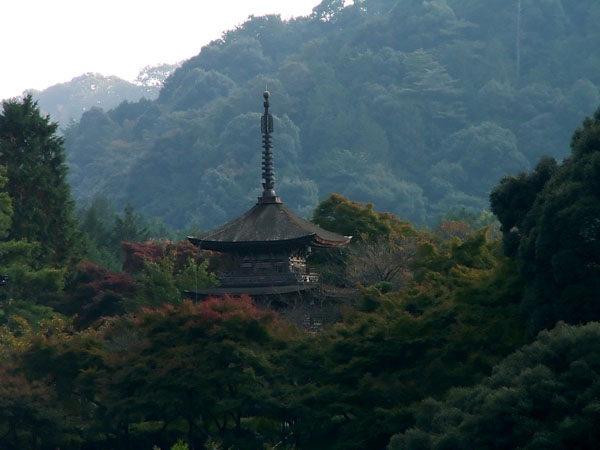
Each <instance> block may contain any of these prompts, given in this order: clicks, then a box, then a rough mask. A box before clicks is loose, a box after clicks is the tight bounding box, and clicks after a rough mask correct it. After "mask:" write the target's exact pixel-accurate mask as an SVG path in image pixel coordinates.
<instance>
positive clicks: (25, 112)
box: [0, 95, 79, 266]
mask: <svg viewBox="0 0 600 450" xmlns="http://www.w3.org/2000/svg"><path fill="white" fill-rule="evenodd" d="M2 106H3V112H2V114H0V153H1V156H0V164H2V165H4V166H5V167H6V175H7V178H8V183H7V193H8V195H9V196H10V198H11V199H12V204H13V214H12V224H11V227H10V229H9V233H8V238H9V239H15V240H21V239H23V240H26V241H29V242H33V241H36V242H40V243H42V244H43V245H42V246H40V254H39V263H41V264H44V263H48V264H51V265H58V266H62V265H65V264H66V263H68V262H70V261H71V260H73V259H74V258H75V249H76V246H77V243H78V240H79V235H78V232H77V229H76V224H75V220H74V219H73V215H72V214H73V208H74V202H73V200H72V199H71V193H70V187H69V185H68V183H67V180H66V176H67V166H66V164H65V155H64V147H63V144H64V139H63V138H61V137H58V136H57V135H56V131H57V128H58V124H57V123H53V122H51V121H50V117H49V116H42V115H41V113H40V110H39V108H38V106H37V103H36V102H34V101H33V99H32V98H31V95H27V96H26V97H25V98H23V99H22V100H21V101H19V100H16V99H11V100H7V101H3V102H2Z"/></svg>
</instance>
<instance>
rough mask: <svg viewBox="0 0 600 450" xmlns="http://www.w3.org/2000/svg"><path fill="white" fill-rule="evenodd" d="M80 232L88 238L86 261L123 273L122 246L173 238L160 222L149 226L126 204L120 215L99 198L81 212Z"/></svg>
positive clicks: (104, 200)
mask: <svg viewBox="0 0 600 450" xmlns="http://www.w3.org/2000/svg"><path fill="white" fill-rule="evenodd" d="M79 217H80V224H79V229H80V231H81V232H82V233H83V235H84V237H85V244H86V246H85V257H86V259H88V260H89V261H91V262H94V263H96V264H100V265H102V266H105V267H108V268H110V269H111V270H114V271H120V270H121V269H122V266H123V263H124V260H125V255H124V253H123V250H122V248H121V244H122V242H146V241H148V240H150V239H155V238H156V239H165V238H167V239H168V238H170V237H172V232H171V230H169V229H168V228H167V227H166V226H164V225H163V224H161V223H160V222H159V221H154V222H152V223H151V222H150V221H148V220H147V219H146V218H145V217H144V216H143V215H141V214H140V213H138V212H136V211H134V209H133V207H132V206H131V205H130V204H126V205H125V207H124V209H123V214H121V215H120V214H118V213H117V212H116V210H115V208H114V206H113V205H112V203H111V202H110V201H109V200H108V199H106V198H104V197H96V198H94V199H93V200H92V202H91V203H90V205H89V206H88V207H87V208H82V209H81V210H80V211H79Z"/></svg>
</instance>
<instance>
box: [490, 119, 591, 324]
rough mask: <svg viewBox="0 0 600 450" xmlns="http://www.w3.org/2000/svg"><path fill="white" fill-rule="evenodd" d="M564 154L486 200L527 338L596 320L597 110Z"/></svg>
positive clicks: (506, 184) (513, 179) (507, 182)
mask: <svg viewBox="0 0 600 450" xmlns="http://www.w3.org/2000/svg"><path fill="white" fill-rule="evenodd" d="M571 148H572V155H571V156H570V157H569V158H567V159H565V161H564V162H563V163H562V164H561V165H557V164H556V162H554V161H553V160H548V159H543V160H541V161H540V163H539V164H538V165H537V167H536V169H535V170H534V171H533V172H532V173H530V174H520V175H518V176H516V177H507V178H505V179H504V180H503V181H502V183H501V184H500V185H499V186H498V187H496V188H495V189H494V190H493V191H492V194H491V196H490V198H491V204H492V210H493V211H494V213H495V214H496V215H497V216H498V218H499V220H500V222H501V224H502V231H503V235H504V236H503V237H504V247H505V249H506V253H507V254H508V255H511V256H513V257H514V258H515V260H516V262H517V264H518V265H519V269H520V271H521V274H522V276H523V279H524V280H525V284H526V286H525V291H524V293H523V300H522V313H523V314H524V316H525V317H526V318H527V320H528V322H529V326H530V329H531V331H532V332H536V331H539V330H541V329H544V328H548V327H552V326H553V325H554V323H556V321H558V320H564V321H566V322H568V323H573V324H578V323H585V322H587V321H590V320H599V319H600V304H599V303H598V302H597V301H596V300H595V299H597V298H598V296H599V295H600V285H599V283H598V280H600V276H599V275H600V274H599V273H598V264H597V261H598V258H599V257H600V247H598V242H599V240H598V230H599V227H598V215H599V214H600V201H599V198H600V196H599V193H600V189H599V188H598V177H599V176H600V163H599V162H600V109H599V110H597V111H596V113H595V115H594V117H593V118H588V119H586V120H585V121H584V123H583V126H582V127H580V128H578V129H577V130H576V131H575V133H574V135H573V139H572V142H571Z"/></svg>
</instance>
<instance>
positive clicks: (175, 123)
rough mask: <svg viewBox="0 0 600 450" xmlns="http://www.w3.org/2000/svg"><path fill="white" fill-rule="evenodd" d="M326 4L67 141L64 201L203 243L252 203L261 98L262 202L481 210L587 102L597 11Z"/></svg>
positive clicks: (231, 38) (427, 213)
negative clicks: (266, 154) (266, 172)
mask: <svg viewBox="0 0 600 450" xmlns="http://www.w3.org/2000/svg"><path fill="white" fill-rule="evenodd" d="M344 3H345V2H343V1H341V0H324V1H323V2H322V3H321V4H320V5H319V6H318V7H316V8H315V10H314V12H313V14H312V15H311V16H309V17H301V18H296V19H293V20H291V21H283V20H281V19H280V18H279V17H278V16H266V17H250V18H249V20H248V21H247V22H245V23H244V24H242V25H240V26H239V27H238V28H237V29H235V30H231V31H229V32H226V33H225V34H224V35H223V36H222V38H221V39H220V40H217V41H214V42H212V43H211V44H209V45H207V46H206V47H204V48H203V49H202V50H201V52H200V53H199V54H198V55H197V56H195V57H193V58H191V59H190V60H188V61H186V62H184V63H183V64H182V66H181V67H180V68H179V69H178V70H177V71H175V73H173V74H172V75H171V76H170V77H169V78H168V79H167V80H166V81H165V84H164V88H163V89H162V90H161V92H160V95H159V97H158V99H156V100H154V101H145V100H143V101H140V102H126V103H123V104H121V105H119V106H118V107H116V108H114V109H112V110H110V111H103V110H99V109H94V110H92V111H88V112H87V113H86V114H84V115H83V117H82V119H81V121H80V122H79V123H78V124H77V125H75V126H72V127H70V128H69V129H68V131H67V132H66V136H67V141H66V144H67V161H68V164H69V167H70V174H69V181H70V183H71V185H72V187H73V194H74V197H75V199H76V200H77V201H78V202H84V203H87V202H90V201H91V200H92V199H93V198H94V197H96V196H98V195H100V196H105V197H109V198H112V199H114V200H115V205H116V207H117V208H118V209H121V208H122V207H123V206H124V205H125V204H126V203H127V202H129V203H131V205H132V206H133V207H134V208H135V209H136V210H137V211H140V212H142V213H143V214H144V215H146V216H148V217H153V218H159V219H160V220H162V221H163V222H165V223H166V224H167V225H169V226H171V227H173V228H176V229H181V228H184V227H186V226H189V225H190V224H194V226H196V227H199V228H201V229H209V228H212V227H214V226H217V225H218V224H221V223H224V222H225V221H226V220H228V219H231V218H233V217H235V216H236V215H238V214H240V213H241V212H242V211H244V210H245V209H246V206H247V205H248V204H249V202H252V201H254V199H255V198H256V197H257V195H258V194H259V193H260V192H259V191H260V184H259V178H260V176H259V175H260V172H259V166H260V153H259V152H258V151H257V149H258V148H259V146H260V137H259V134H258V130H257V123H258V117H259V114H260V109H261V108H260V106H261V105H260V94H261V93H262V91H263V90H264V87H265V85H268V89H269V90H270V91H271V93H272V111H273V113H274V114H275V115H276V118H275V119H276V134H275V137H274V139H275V140H274V145H275V151H276V153H275V158H276V160H275V163H276V171H277V174H278V182H277V183H278V193H279V194H280V195H281V196H282V198H283V199H284V201H285V202H286V204H288V206H290V207H291V208H292V209H294V210H295V211H297V212H299V213H300V214H302V215H304V216H306V217H310V215H311V212H312V210H313V209H314V208H315V207H316V205H317V204H318V202H319V201H321V200H324V199H325V198H327V196H328V195H329V194H330V193H331V192H338V193H340V194H342V195H345V196H346V197H349V198H352V199H354V200H357V201H361V202H373V203H374V204H375V207H376V208H378V209H379V210H385V211H389V212H392V213H394V214H397V215H399V216H401V217H403V218H405V219H409V220H411V221H413V222H415V223H420V224H422V223H427V224H433V223H435V221H436V220H437V218H438V217H440V216H443V215H444V214H445V213H446V212H447V211H449V210H455V209H460V208H461V207H465V208H467V209H469V210H471V209H472V210H481V209H486V208H488V203H487V195H488V192H489V191H490V189H491V188H492V187H493V186H494V185H495V184H497V183H498V182H499V181H500V179H501V177H502V176H503V175H505V174H507V173H516V172H518V171H522V170H529V169H530V168H532V167H534V166H535V164H536V163H537V160H538V159H539V158H540V157H541V156H543V155H545V156H550V157H554V158H558V159H559V160H560V159H562V158H563V157H565V156H566V155H567V152H566V150H565V149H566V148H568V145H569V138H570V135H571V132H572V130H573V129H574V128H575V127H576V126H577V124H578V123H579V122H580V120H581V118H582V117H585V116H586V115H590V114H592V113H593V111H594V110H595V108H596V106H597V105H598V104H599V103H600V90H599V87H600V75H599V74H600V61H599V59H598V52H597V51H596V49H595V45H594V43H595V42H598V41H600V29H599V28H598V25H597V24H598V23H600V7H599V6H598V3H597V2H596V1H595V0H581V1H577V2H568V1H561V0H544V1H537V0H510V1H507V0H489V1H485V2H483V1H480V0H471V1H469V0H432V1H422V0H364V1H355V2H354V4H353V5H349V6H346V7H344V6H343V4H344Z"/></svg>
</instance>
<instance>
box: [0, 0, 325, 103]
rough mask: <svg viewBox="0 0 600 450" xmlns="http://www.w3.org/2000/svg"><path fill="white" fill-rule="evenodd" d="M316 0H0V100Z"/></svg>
mask: <svg viewBox="0 0 600 450" xmlns="http://www.w3.org/2000/svg"><path fill="white" fill-rule="evenodd" d="M319 3H320V0H161V1H157V0H94V1H91V0H0V36H1V40H2V45H1V47H0V48H1V52H0V99H3V98H8V97H13V96H17V95H20V94H21V93H22V92H23V90H25V89H29V88H33V89H44V88H46V87H48V86H51V85H53V84H56V83H61V82H65V81H69V80H71V79H72V78H74V77H76V76H78V75H81V74H83V73H86V72H99V73H101V74H103V75H117V76H119V77H121V78H125V79H127V80H132V79H134V78H135V76H136V75H137V73H138V71H139V69H141V68H142V67H144V66H147V65H151V64H158V63H174V62H177V61H181V60H183V59H188V58H190V57H192V56H194V55H197V54H198V52H199V51H200V48H201V47H202V46H203V45H205V44H207V43H209V42H210V41H211V40H213V39H217V38H219V37H220V36H221V33H222V32H223V31H225V30H228V29H231V28H233V27H235V26H236V25H239V24H241V23H243V22H244V20H245V19H246V18H247V17H248V16H249V15H251V14H254V15H255V16H260V15H264V14H281V16H282V18H290V17H291V16H301V15H307V14H310V12H311V11H312V8H313V7H314V6H316V5H318V4H319Z"/></svg>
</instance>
